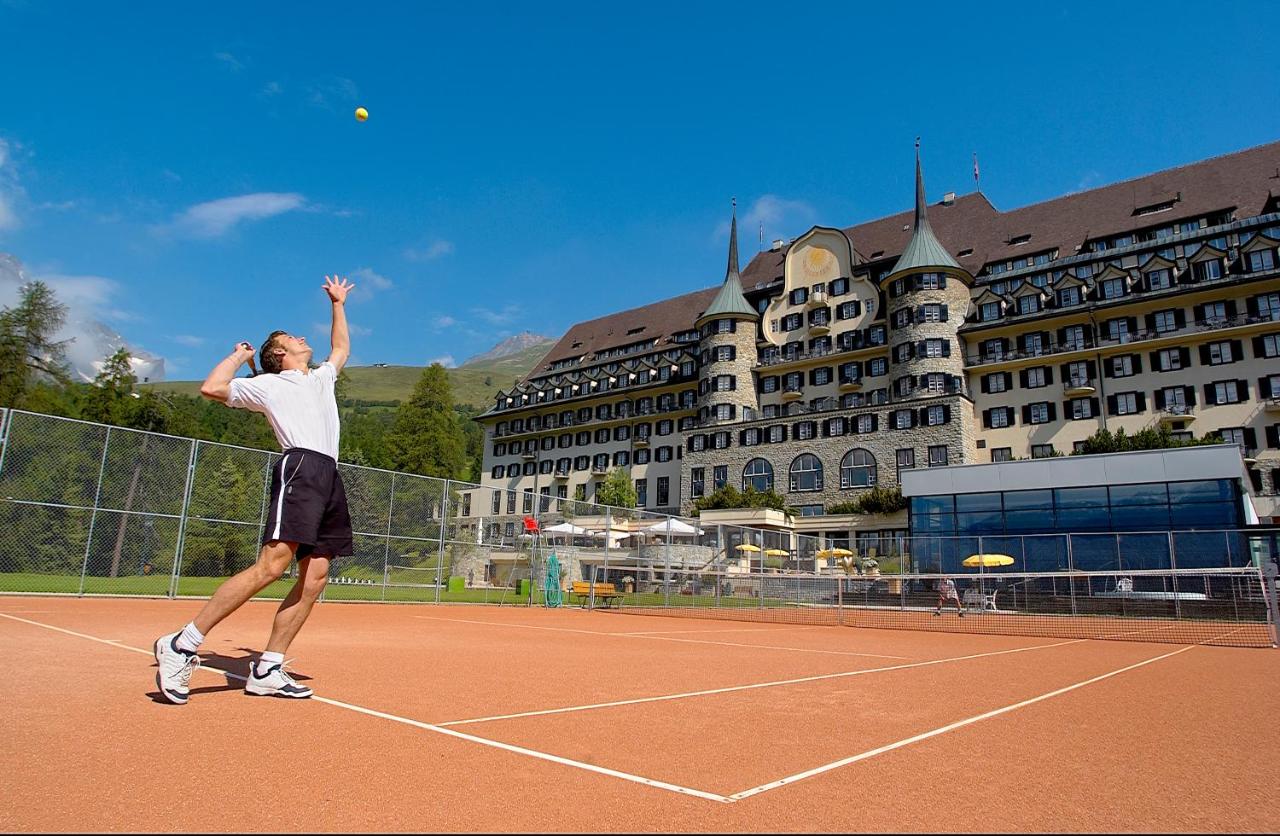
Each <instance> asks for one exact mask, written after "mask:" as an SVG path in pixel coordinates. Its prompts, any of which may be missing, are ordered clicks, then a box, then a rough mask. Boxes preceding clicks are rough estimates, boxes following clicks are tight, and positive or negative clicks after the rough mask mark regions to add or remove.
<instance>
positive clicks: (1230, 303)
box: [1222, 299, 1238, 318]
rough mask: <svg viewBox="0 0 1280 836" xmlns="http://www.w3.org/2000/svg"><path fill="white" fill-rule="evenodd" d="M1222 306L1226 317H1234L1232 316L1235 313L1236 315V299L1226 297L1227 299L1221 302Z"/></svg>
mask: <svg viewBox="0 0 1280 836" xmlns="http://www.w3.org/2000/svg"><path fill="white" fill-rule="evenodd" d="M1222 308H1223V310H1224V311H1226V314H1227V316H1228V317H1230V318H1234V317H1235V315H1236V313H1238V311H1237V309H1236V300H1234V299H1228V300H1226V302H1225V303H1224V304H1223V306H1222Z"/></svg>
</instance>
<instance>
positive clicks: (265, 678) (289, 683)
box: [244, 661, 311, 700]
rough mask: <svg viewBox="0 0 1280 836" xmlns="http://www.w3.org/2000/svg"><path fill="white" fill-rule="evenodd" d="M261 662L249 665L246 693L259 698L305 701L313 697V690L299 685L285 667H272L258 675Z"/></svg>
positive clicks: (245, 685) (245, 686)
mask: <svg viewBox="0 0 1280 836" xmlns="http://www.w3.org/2000/svg"><path fill="white" fill-rule="evenodd" d="M259 664H261V663H260V662H257V661H255V662H252V663H251V664H250V665H249V679H248V680H247V681H246V682H245V684H244V692H245V693H246V694H252V695H254V696H258V697H288V698H289V699H294V700H303V699H306V698H307V697H309V696H311V689H310V688H308V687H307V686H305V685H299V684H298V682H297V680H295V679H294V678H293V677H292V676H289V674H288V673H287V672H286V671H285V669H284V665H272V666H271V667H269V668H267V670H266V672H265V673H263V674H262V675H259V674H258V665H259Z"/></svg>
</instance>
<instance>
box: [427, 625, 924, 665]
mask: <svg viewBox="0 0 1280 836" xmlns="http://www.w3.org/2000/svg"><path fill="white" fill-rule="evenodd" d="M412 617H413V618H421V619H423V620H424V621H456V622H458V623H459V624H483V625H485V626H487V627H522V628H524V629H526V630H550V631H552V632H555V633H585V634H587V635H589V636H615V637H619V638H634V639H652V640H654V641H660V642H684V643H686V644H717V645H720V646H722V647H747V648H750V649H752V650H787V651H791V652H792V653H821V654H824V655H828V656H861V657H864V658H867V659H906V658H909V657H907V656H889V655H886V654H884V653H857V652H855V651H852V650H819V649H817V648H812V647H776V646H774V645H768V644H742V643H741V642H718V641H703V640H702V639H676V638H668V637H666V636H650V635H647V634H643V633H610V632H606V631H604V630H579V629H577V628H574V627H542V626H539V625H536V624H508V623H504V622H501V621H475V620H472V619H469V618H441V617H439V616H434V615H415V616H412ZM762 632H763V631H762Z"/></svg>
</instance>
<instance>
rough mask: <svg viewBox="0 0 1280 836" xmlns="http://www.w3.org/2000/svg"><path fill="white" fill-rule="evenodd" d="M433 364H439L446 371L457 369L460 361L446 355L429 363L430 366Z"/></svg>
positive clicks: (450, 355)
mask: <svg viewBox="0 0 1280 836" xmlns="http://www.w3.org/2000/svg"><path fill="white" fill-rule="evenodd" d="M433 363H439V364H440V365H442V366H444V367H445V368H446V369H455V368H457V367H458V361H457V360H455V359H453V355H452V354H444V355H441V356H439V357H436V358H435V359H433V360H428V361H427V365H428V366H430V365H431V364H433Z"/></svg>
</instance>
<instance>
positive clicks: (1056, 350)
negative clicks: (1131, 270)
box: [965, 314, 1278, 366]
mask: <svg viewBox="0 0 1280 836" xmlns="http://www.w3.org/2000/svg"><path fill="white" fill-rule="evenodd" d="M1276 321H1278V320H1276V319H1273V318H1272V317H1270V316H1248V315H1247V314H1241V315H1237V316H1218V317H1211V318H1209V319H1198V320H1195V321H1193V322H1189V323H1187V326H1186V327H1185V328H1170V329H1168V330H1164V331H1161V330H1145V331H1136V332H1133V333H1125V334H1121V335H1118V336H1117V337H1114V338H1112V337H1103V338H1099V339H1098V340H1097V341H1096V343H1091V342H1090V341H1089V340H1088V339H1086V340H1085V341H1084V342H1083V343H1080V342H1069V343H1062V344H1058V343H1050V344H1049V345H1048V346H1047V347H1043V348H1039V349H1036V350H1034V351H1013V350H1010V351H1005V352H1003V353H1000V354H996V355H990V354H984V353H978V354H970V355H969V356H968V357H966V358H965V362H967V363H968V364H969V365H970V366H983V365H987V364H989V363H1004V362H1007V361H1010V360H1027V359H1032V358H1035V357H1046V356H1051V355H1054V354H1066V353H1068V352H1071V351H1083V350H1085V349H1089V348H1107V347H1110V346H1116V345H1129V344H1133V343H1141V342H1147V341H1150V340H1158V339H1161V338H1163V337H1169V336H1172V335H1175V334H1177V333H1179V332H1186V331H1193V330H1194V331H1198V332H1205V331H1220V330H1223V329H1225V328H1239V327H1241V326H1244V325H1256V324H1258V323H1262V322H1276Z"/></svg>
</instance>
